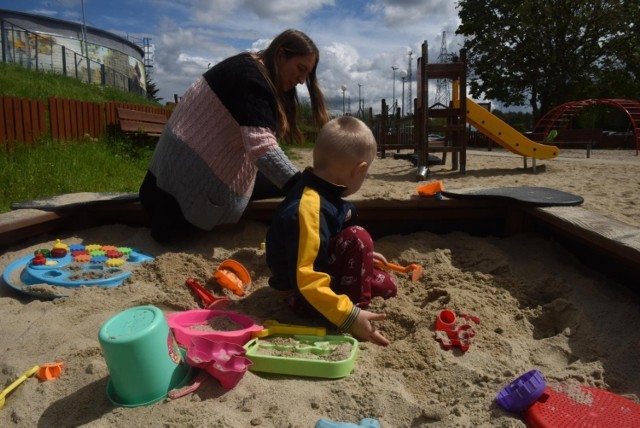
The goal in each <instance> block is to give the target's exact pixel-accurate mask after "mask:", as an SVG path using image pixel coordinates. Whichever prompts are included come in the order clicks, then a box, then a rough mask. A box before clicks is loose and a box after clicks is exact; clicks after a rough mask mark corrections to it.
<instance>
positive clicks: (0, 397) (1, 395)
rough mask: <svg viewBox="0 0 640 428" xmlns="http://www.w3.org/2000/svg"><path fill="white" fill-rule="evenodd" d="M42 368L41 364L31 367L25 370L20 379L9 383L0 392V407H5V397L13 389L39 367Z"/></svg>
mask: <svg viewBox="0 0 640 428" xmlns="http://www.w3.org/2000/svg"><path fill="white" fill-rule="evenodd" d="M39 368H40V366H33V367H31V368H30V369H29V370H27V371H26V372H24V374H23V375H22V376H20V377H19V378H18V379H16V380H15V381H14V382H13V383H12V384H11V385H9V386H8V387H6V388H5V389H4V390H3V391H2V392H0V409H2V408H3V407H4V398H5V397H6V396H7V395H9V393H10V392H11V391H13V390H14V389H16V388H17V387H18V386H20V384H21V383H22V382H24V381H25V380H27V378H28V377H31V376H33V375H34V374H35V373H36V372H37V371H38V369H39Z"/></svg>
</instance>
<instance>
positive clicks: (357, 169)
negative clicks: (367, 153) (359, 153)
mask: <svg viewBox="0 0 640 428" xmlns="http://www.w3.org/2000/svg"><path fill="white" fill-rule="evenodd" d="M367 168H369V164H368V163H367V162H365V161H361V162H358V163H357V164H356V166H354V167H353V172H352V174H353V175H354V176H355V175H358V174H362V173H366V172H367Z"/></svg>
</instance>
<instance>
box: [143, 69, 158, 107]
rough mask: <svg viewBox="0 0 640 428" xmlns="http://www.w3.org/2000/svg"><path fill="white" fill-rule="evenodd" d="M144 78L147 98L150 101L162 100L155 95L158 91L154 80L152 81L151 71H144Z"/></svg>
mask: <svg viewBox="0 0 640 428" xmlns="http://www.w3.org/2000/svg"><path fill="white" fill-rule="evenodd" d="M145 80H146V82H145V83H146V86H147V99H148V100H151V101H156V102H160V101H162V98H159V97H156V94H157V93H158V91H159V89H158V87H157V86H156V82H154V81H153V80H152V79H151V73H149V72H147V73H145Z"/></svg>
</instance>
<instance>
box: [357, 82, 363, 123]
mask: <svg viewBox="0 0 640 428" xmlns="http://www.w3.org/2000/svg"><path fill="white" fill-rule="evenodd" d="M361 90H362V85H361V84H360V83H358V117H359V118H360V119H363V118H364V101H363V100H362V95H361Z"/></svg>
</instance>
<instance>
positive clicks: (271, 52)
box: [258, 30, 329, 143]
mask: <svg viewBox="0 0 640 428" xmlns="http://www.w3.org/2000/svg"><path fill="white" fill-rule="evenodd" d="M280 48H282V51H283V52H284V54H285V56H286V58H287V59H289V58H291V57H294V56H305V55H309V54H313V55H315V57H316V63H315V64H314V66H313V69H312V70H311V71H310V72H309V75H308V76H307V82H306V84H307V89H308V90H309V96H310V98H311V112H312V115H313V121H314V123H315V125H316V127H317V128H318V129H320V128H321V127H322V125H324V124H325V123H326V122H327V121H328V120H329V114H328V113H327V109H326V106H325V103H324V95H323V94H322V90H321V89H320V85H319V84H318V78H317V76H316V69H317V67H318V62H319V61H320V52H319V51H318V48H317V47H316V45H315V44H314V43H313V41H312V40H311V39H310V38H309V37H308V36H307V35H306V34H304V33H303V32H301V31H298V30H285V31H283V32H282V33H280V34H279V35H278V36H276V38H275V39H273V41H272V42H271V44H270V45H269V46H268V47H267V48H266V49H265V50H263V51H260V52H258V55H259V57H260V58H261V59H262V62H263V64H264V66H265V68H266V72H267V74H268V75H267V76H266V77H268V79H267V80H268V81H269V84H270V86H271V87H272V89H273V91H274V93H275V94H276V100H277V102H278V136H279V137H281V138H282V139H284V140H285V141H286V142H288V143H298V142H302V141H303V139H304V137H303V136H302V133H301V132H300V129H299V128H298V115H299V111H300V101H299V99H298V93H297V91H296V88H295V87H294V88H292V89H290V90H289V91H286V92H283V91H282V90H281V89H279V86H278V85H279V82H280V70H278V67H277V65H276V58H277V55H278V51H279V49H280Z"/></svg>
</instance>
